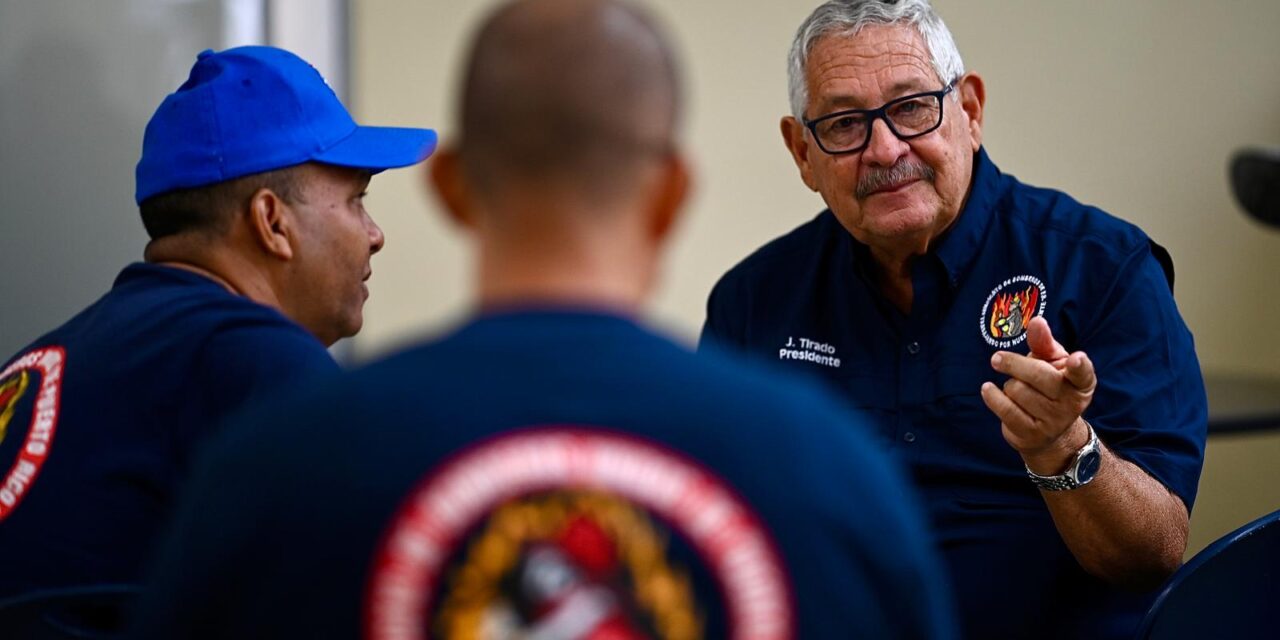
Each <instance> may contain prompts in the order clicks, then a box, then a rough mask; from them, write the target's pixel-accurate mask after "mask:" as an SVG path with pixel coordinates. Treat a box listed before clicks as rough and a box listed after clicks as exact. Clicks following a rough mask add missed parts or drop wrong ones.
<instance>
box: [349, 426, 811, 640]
mask: <svg viewBox="0 0 1280 640" xmlns="http://www.w3.org/2000/svg"><path fill="white" fill-rule="evenodd" d="M677 541H679V542H680V543H681V544H684V545H687V548H688V549H691V550H692V553H684V554H675V553H672V548H671V547H672V544H674V543H675V542H677ZM690 563H696V564H698V565H699V566H696V567H694V566H689V564H690ZM694 572H698V573H699V574H700V575H709V576H711V577H712V578H713V580H714V582H715V583H716V587H717V588H716V589H712V590H706V589H702V590H699V589H696V588H695V586H694V584H693V581H692V580H691V578H690V576H691V574H692V573H694ZM708 591H710V592H708ZM712 600H714V601H712ZM708 608H713V609H715V610H717V611H721V612H723V613H722V615H723V616H724V620H725V623H726V626H727V628H728V629H729V633H728V637H731V638H750V639H766V638H768V639H779V638H790V637H792V636H793V635H794V634H793V630H794V626H793V622H794V620H793V615H792V601H791V592H790V588H789V586H788V583H787V578H786V573H785V571H784V570H783V566H782V563H781V561H780V560H779V556H778V554H777V552H776V550H775V549H774V547H773V544H772V542H771V540H770V538H769V536H768V534H767V533H766V531H765V529H764V528H763V527H762V525H761V522H760V520H759V519H758V518H757V517H756V516H755V515H754V513H752V511H751V510H750V508H749V507H748V506H747V505H746V504H745V503H744V502H743V501H742V500H741V499H740V498H739V497H738V496H737V495H736V494H735V493H734V492H733V490H732V489H730V488H729V487H728V486H727V485H726V484H725V483H724V482H722V481H721V480H720V479H719V478H718V477H716V476H715V475H714V474H712V473H711V472H710V471H708V470H706V469H704V468H702V467H701V465H699V464H698V463H696V462H693V461H691V460H689V459H687V458H685V457H684V456H682V455H680V454H676V453H672V452H670V451H667V450H665V449H663V448H661V447H659V446H657V445H654V444H652V443H649V442H646V441H643V440H640V439H637V438H634V437H631V436H625V435H620V434H616V433H612V432H602V431H595V430H587V429H583V428H538V429H535V430H529V431H520V432H515V433H510V434H507V435H504V436H501V437H498V438H495V439H492V440H489V441H486V442H484V443H482V444H480V445H477V446H474V447H472V448H470V449H468V450H466V451H465V452H464V453H462V454H461V455H459V456H457V457H456V458H454V459H453V460H452V461H451V462H450V463H449V464H447V465H446V466H444V467H442V468H440V469H439V470H437V471H436V472H435V473H433V474H431V475H430V476H428V477H427V478H425V479H424V480H423V481H422V483H421V484H420V485H419V486H418V487H417V488H416V489H415V490H414V492H413V493H412V494H411V496H410V497H409V499H408V500H407V501H406V503H405V504H404V505H403V506H402V507H401V509H400V511H399V513H397V515H396V516H395V518H394V520H393V521H392V522H391V523H390V525H389V527H388V530H387V533H386V535H385V536H384V539H383V542H382V544H381V546H380V548H379V550H378V552H377V556H376V559H375V563H374V566H373V570H372V573H371V578H370V582H369V585H368V590H367V593H366V602H365V631H366V636H367V637H369V638H373V639H376V640H390V639H397V640H401V639H403V640H409V639H417V638H427V637H449V638H517V637H519V638H584V639H594V640H605V639H610V640H628V639H633V638H635V639H638V638H700V637H703V636H704V635H705V633H704V622H705V614H706V612H707V611H708Z"/></svg>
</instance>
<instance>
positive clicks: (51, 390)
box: [0, 347, 67, 522]
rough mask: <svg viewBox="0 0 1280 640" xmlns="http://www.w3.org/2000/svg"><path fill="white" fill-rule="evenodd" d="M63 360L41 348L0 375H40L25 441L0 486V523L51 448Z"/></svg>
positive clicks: (56, 350) (61, 353)
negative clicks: (28, 373) (34, 371)
mask: <svg viewBox="0 0 1280 640" xmlns="http://www.w3.org/2000/svg"><path fill="white" fill-rule="evenodd" d="M66 359H67V352H66V350H65V349H63V348H62V347H42V348H40V349H34V350H32V351H29V352H27V353H25V354H23V355H22V357H20V358H18V359H17V360H14V361H13V363H12V364H10V365H9V366H8V367H6V368H5V370H4V372H3V373H0V380H3V379H5V378H8V377H9V376H11V375H13V374H15V373H18V372H19V371H26V370H31V369H34V370H37V371H39V372H40V389H39V391H37V392H36V400H35V406H34V407H33V410H32V412H31V424H30V425H29V426H28V427H27V438H26V440H25V441H24V442H23V443H22V448H21V449H20V450H19V451H18V459H17V460H15V461H14V463H13V466H11V467H9V472H8V473H6V474H5V476H4V481H3V482H2V483H0V522H3V521H4V520H5V519H6V518H8V517H9V516H10V515H12V514H13V512H14V511H15V510H16V509H17V508H18V505H20V504H22V499H23V498H25V497H26V496H27V493H28V492H29V491H30V490H31V487H32V486H33V485H34V484H35V482H36V478H37V477H38V476H39V475H40V469H41V468H42V467H43V466H44V463H45V460H47V459H48V457H49V451H50V450H51V449H52V448H53V436H54V434H55V432H56V431H57V428H58V415H59V414H60V413H61V406H62V371H63V368H64V367H65V366H66Z"/></svg>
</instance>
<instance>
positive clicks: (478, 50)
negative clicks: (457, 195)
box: [459, 0, 679, 202]
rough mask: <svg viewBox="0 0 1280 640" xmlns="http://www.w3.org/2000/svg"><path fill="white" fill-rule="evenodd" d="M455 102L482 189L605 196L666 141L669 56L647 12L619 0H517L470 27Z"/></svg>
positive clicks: (470, 165)
mask: <svg viewBox="0 0 1280 640" xmlns="http://www.w3.org/2000/svg"><path fill="white" fill-rule="evenodd" d="M460 111H461V114H460V115H461V129H462V139H461V144H460V150H459V151H460V156H461V159H462V164H463V169H464V171H465V173H466V175H467V179H468V181H469V182H470V183H471V184H472V185H474V186H475V187H476V188H477V190H478V191H479V192H480V193H479V195H480V196H481V197H485V196H493V195H496V194H502V193H507V192H509V191H511V190H512V189H513V188H514V189H517V190H519V189H528V188H530V187H532V186H534V185H537V186H540V187H548V188H553V189H559V190H561V191H564V190H566V189H567V190H568V191H569V192H572V193H574V194H576V195H578V196H581V197H584V198H588V199H593V200H603V201H606V202H607V201H611V200H614V199H617V198H619V197H624V196H626V195H627V194H628V192H629V191H630V190H631V188H633V187H634V182H635V175H636V172H637V171H638V169H639V168H640V167H642V166H643V164H644V161H645V160H646V159H650V158H653V157H655V156H657V155H661V154H663V153H667V152H669V151H671V150H672V146H673V135H674V129H675V126H676V120H677V117H678V111H679V95H678V88H677V78H676V69H675V63H674V60H673V58H672V53H671V50H670V48H669V46H668V45H667V43H666V41H665V40H664V38H663V36H662V34H661V33H660V32H659V31H658V29H657V28H656V27H655V25H654V23H653V21H652V20H651V19H650V18H649V17H648V16H647V15H646V14H645V13H644V12H642V11H641V10H639V9H638V8H636V7H634V6H632V5H630V4H627V3H625V2H622V1H620V0H517V1H515V2H511V3H509V4H507V5H506V6H504V7H501V8H500V9H498V10H497V11H495V12H494V14H492V16H491V17H490V18H489V20H488V21H487V22H486V23H485V24H484V26H483V27H482V28H481V29H480V31H479V33H478V35H477V36H476V38H475V40H474V43H473V45H472V49H471V55H470V57H469V59H468V63H467V67H466V74H465V80H464V86H463V92H462V103H461V109H460Z"/></svg>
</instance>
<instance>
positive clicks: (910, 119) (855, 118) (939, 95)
mask: <svg viewBox="0 0 1280 640" xmlns="http://www.w3.org/2000/svg"><path fill="white" fill-rule="evenodd" d="M955 86H956V83H955V82H954V81H953V82H951V83H950V84H948V85H947V86H945V87H943V88H942V89H941V90H939V91H926V92H924V93H913V94H911V95H909V96H902V97H901V98H896V99H894V100H890V101H889V102H886V103H884V106H881V107H880V108H879V109H847V110H845V111H837V112H835V113H829V114H827V115H825V116H822V117H821V118H815V119H813V120H805V121H804V126H806V127H808V129H809V132H810V133H812V134H813V139H814V140H817V141H818V148H820V149H822V150H823V151H825V152H827V153H829V154H832V155H836V154H841V153H857V152H859V151H862V150H863V149H865V148H867V145H868V144H870V143H871V129H872V125H874V124H875V122H876V120H884V121H885V124H888V125H889V130H890V131H892V132H893V135H895V136H897V137H898V139H899V140H910V139H912V138H918V137H920V136H922V135H924V134H926V133H930V132H932V131H933V130H934V129H937V128H938V127H940V126H942V103H943V98H944V97H946V95H947V94H948V93H951V90H952V89H954V88H955Z"/></svg>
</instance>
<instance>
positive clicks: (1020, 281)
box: [978, 275, 1049, 349]
mask: <svg viewBox="0 0 1280 640" xmlns="http://www.w3.org/2000/svg"><path fill="white" fill-rule="evenodd" d="M1048 300H1049V296H1048V292H1047V291H1046V290H1045V287H1044V283H1043V282H1041V281H1040V279H1039V278H1037V277H1035V276H1029V275H1021V276H1013V277H1012V278H1008V279H1006V280H1005V281H1004V282H1001V283H1000V284H999V285H996V287H995V288H994V289H992V290H991V294H990V295H988V296H987V300H986V302H983V303H982V316H981V317H980V318H978V329H979V331H981V332H982V339H983V340H986V341H987V344H989V345H991V346H993V347H995V348H997V349H1008V348H1009V347H1012V346H1014V345H1017V344H1019V343H1021V342H1022V341H1023V340H1026V339H1027V325H1028V324H1030V323H1031V319H1032V318H1034V317H1036V316H1042V315H1044V308H1045V304H1046V303H1047V302H1048Z"/></svg>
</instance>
